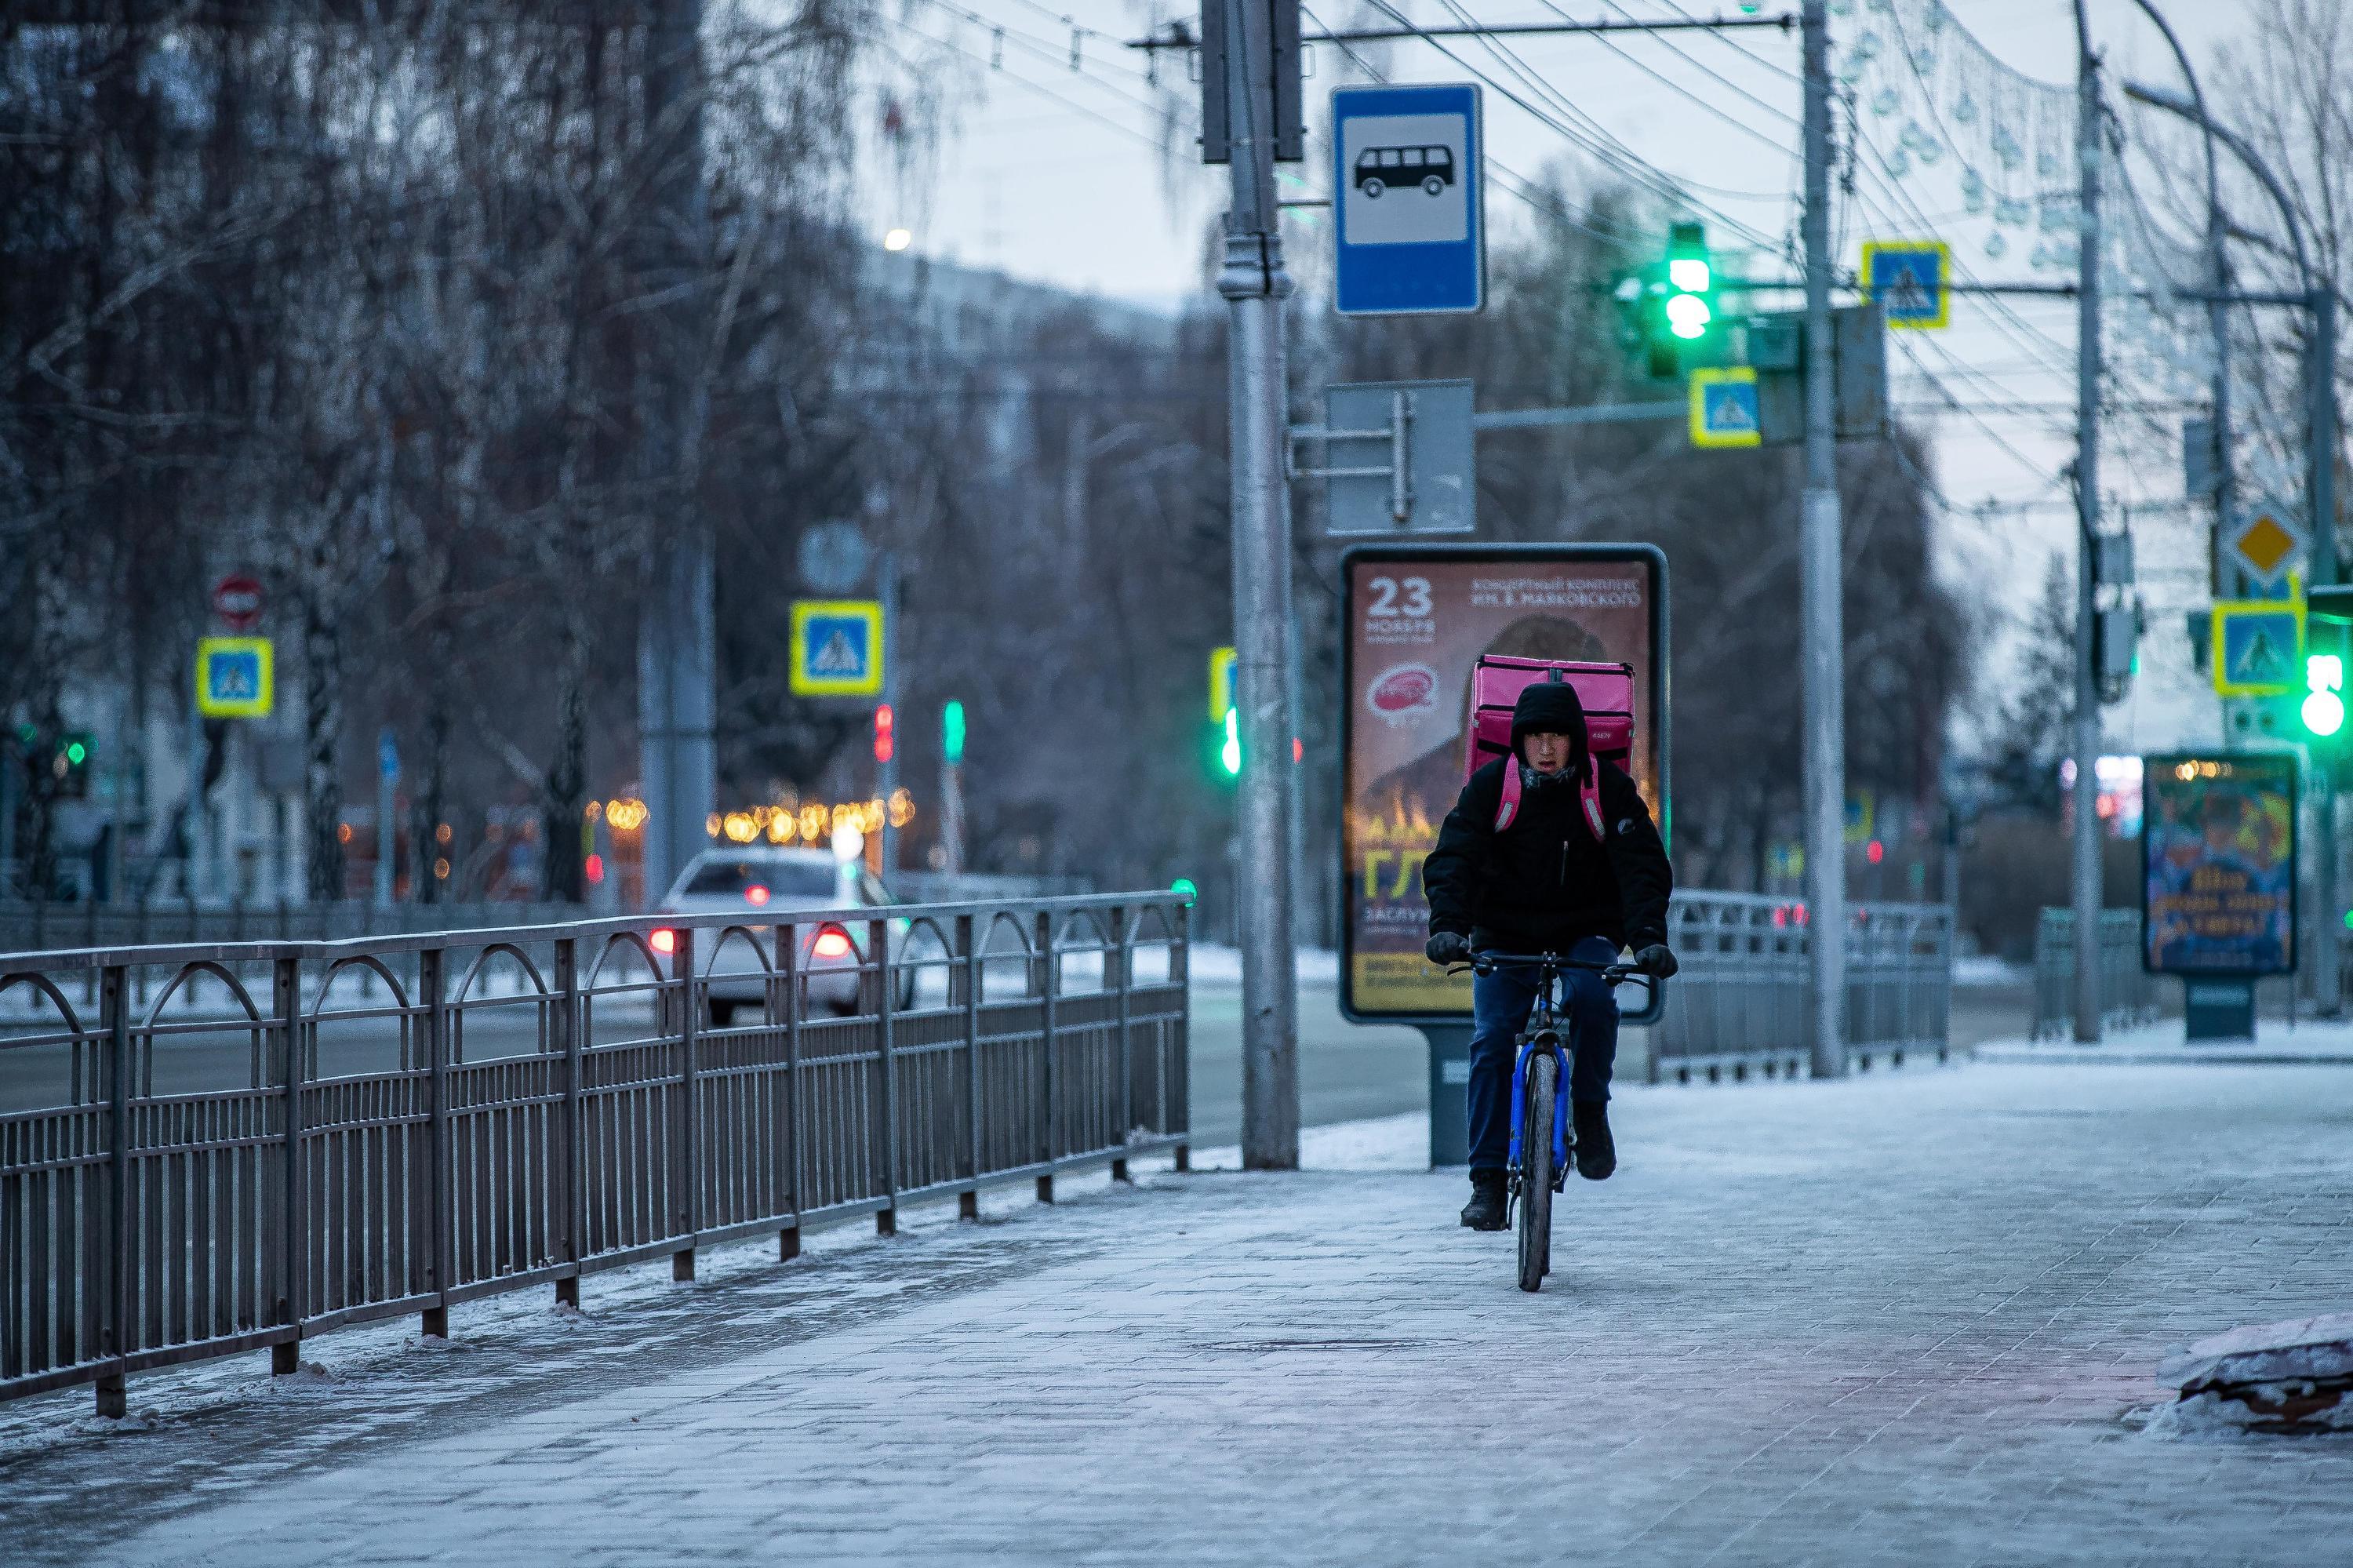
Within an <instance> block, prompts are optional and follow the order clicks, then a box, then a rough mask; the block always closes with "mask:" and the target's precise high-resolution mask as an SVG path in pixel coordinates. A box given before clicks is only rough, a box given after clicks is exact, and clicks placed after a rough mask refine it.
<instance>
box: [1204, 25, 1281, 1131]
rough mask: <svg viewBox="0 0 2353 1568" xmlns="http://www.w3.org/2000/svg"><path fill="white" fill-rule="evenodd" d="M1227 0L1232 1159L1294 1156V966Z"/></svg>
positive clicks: (1268, 286)
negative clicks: (1236, 1099)
mask: <svg viewBox="0 0 2353 1568" xmlns="http://www.w3.org/2000/svg"><path fill="white" fill-rule="evenodd" d="M1212 3H1214V4H1219V5H1224V6H1225V7H1226V38H1227V48H1226V61H1227V66H1226V70H1227V75H1226V82H1227V91H1226V102H1227V104H1228V105H1229V108H1228V111H1227V112H1228V115H1229V130H1230V141H1231V143H1232V157H1231V162H1230V164H1229V168H1230V169H1231V171H1232V174H1233V207H1232V210H1231V211H1229V212H1228V213H1227V215H1226V252H1225V264H1224V267H1223V268H1222V269H1221V270H1220V271H1219V274H1218V292H1219V293H1220V294H1222V295H1224V296H1225V298H1226V301H1227V303H1228V305H1229V307H1230V310H1231V327H1230V330H1229V334H1228V340H1227V344H1226V355H1227V394H1228V399H1229V405H1230V425H1229V432H1230V434H1229V440H1230V445H1231V448H1232V450H1231V454H1230V462H1231V470H1232V488H1233V549H1234V647H1235V650H1236V654H1235V665H1234V691H1235V702H1236V705H1238V706H1239V707H1240V730H1241V743H1242V775H1241V779H1240V789H1239V793H1240V800H1239V808H1240V810H1239V818H1240V821H1239V824H1238V825H1239V830H1240V863H1239V864H1238V865H1237V866H1236V868H1235V869H1236V873H1237V875H1236V879H1235V881H1236V889H1235V891H1236V893H1237V895H1238V898H1237V904H1238V908H1237V914H1238V916H1239V922H1240V931H1239V933H1238V938H1239V940H1238V945H1239V946H1240V948H1241V959H1242V1164H1243V1166H1244V1167H1245V1168H1246V1169H1249V1170H1252V1171H1290V1170H1295V1169H1297V1167H1298V1164H1299V1063H1298V1051H1299V1033H1298V1021H1297V1012H1298V1002H1297V994H1296V988H1297V978H1298V977H1297V974H1296V971H1295V969H1294V966H1293V948H1292V943H1293V935H1292V887H1291V874H1290V873H1291V839H1292V834H1291V809H1292V787H1291V736H1292V729H1291V699H1290V694H1289V692H1288V690H1287V689H1286V688H1287V687H1288V685H1289V676H1290V673H1291V638H1292V629H1291V497H1290V493H1289V490H1288V487H1287V482H1286V480H1285V478H1284V471H1283V461H1282V459H1283V444H1284V442H1285V441H1286V440H1289V433H1288V429H1287V427H1288V426H1289V423H1290V418H1289V414H1290V410H1289V397H1288V393H1287V389H1286V381H1285V376H1284V369H1283V343H1282V302H1283V300H1284V298H1285V297H1286V296H1287V295H1289V294H1290V292H1291V287H1292V285H1291V277H1290V274H1289V273H1287V272H1285V271H1284V270H1283V266H1282V236H1281V235H1279V234H1278V233H1277V232H1276V230H1275V214H1276V208H1275V192H1274V125H1273V123H1272V117H1273V104H1274V94H1273V90H1272V84H1273V76H1274V37H1273V22H1272V16H1271V12H1270V10H1269V8H1268V7H1267V6H1266V5H1253V4H1250V3H1249V0H1212Z"/></svg>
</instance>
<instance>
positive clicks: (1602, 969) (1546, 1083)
mask: <svg viewBox="0 0 2353 1568" xmlns="http://www.w3.org/2000/svg"><path fill="white" fill-rule="evenodd" d="M1531 965H1532V966H1534V967H1535V969H1537V970H1538V971H1539V978H1538V981H1537V988H1536V1001H1535V1008H1534V1009H1533V1010H1531V1011H1530V1012H1529V1013H1528V1026H1527V1028H1526V1029H1525V1030H1524V1031H1522V1032H1521V1034H1520V1038H1519V1044H1520V1051H1519V1055H1518V1057H1517V1059H1516V1060H1515V1061H1514V1063H1513V1065H1512V1151H1511V1160H1510V1163H1509V1165H1508V1167H1507V1169H1506V1171H1505V1175H1504V1181H1505V1186H1504V1202H1505V1203H1506V1204H1515V1205H1516V1207H1517V1208H1518V1211H1519V1237H1518V1244H1519V1269H1520V1288H1521V1289H1523V1290H1527V1291H1536V1290H1541V1289H1543V1288H1544V1279H1545V1276H1546V1275H1547V1274H1550V1273H1551V1272H1552V1196H1553V1194H1554V1193H1555V1192H1559V1191H1560V1190H1561V1189H1562V1186H1563V1185H1564V1184H1565V1183H1566V1182H1567V1179H1568V1164H1569V1156H1570V1155H1571V1154H1572V1153H1574V1152H1575V1150H1576V1148H1577V1138H1576V1134H1575V1133H1574V1132H1573V1131H1571V1130H1570V1128H1569V1119H1568V1097H1567V1096H1566V1095H1564V1094H1562V1093H1561V1092H1560V1089H1561V1083H1562V1080H1564V1079H1565V1078H1567V1075H1568V1054H1567V1046H1566V1045H1565V1044H1564V1043H1563V1041H1562V1039H1561V1035H1562V1023H1561V1022H1560V1020H1561V1018H1562V1009H1561V1008H1560V1006H1559V1004H1558V1001H1557V999H1556V992H1557V991H1558V990H1559V987H1560V977H1561V973H1562V971H1563V970H1565V969H1588V970H1590V971H1592V972H1594V973H1596V974H1599V976H1600V977H1601V978H1602V979H1603V980H1606V981H1608V982H1609V984H1611V985H1613V986H1615V985H1620V984H1623V983H1624V982H1625V981H1627V980H1640V981H1641V982H1642V983H1643V984H1644V985H1645V986H1647V987H1649V988H1651V991H1653V992H1655V991H1656V990H1657V988H1658V980H1657V979H1656V978H1655V977H1654V976H1652V975H1651V974H1648V973H1646V972H1645V971H1643V970H1641V969H1636V968H1635V967H1634V966H1633V965H1631V964H1592V963H1586V962H1584V961H1582V960H1581V959H1565V958H1563V957H1561V956H1560V955H1559V954H1558V953H1479V954H1475V955H1473V956H1472V959H1471V963H1470V965H1469V968H1470V969H1471V972H1472V973H1473V974H1480V975H1489V974H1493V973H1494V972H1495V971H1496V970H1497V969H1503V968H1506V967H1525V966H1531ZM1450 972H1454V973H1460V972H1461V970H1460V969H1459V968H1458V969H1453V970H1451V971H1450ZM1543 1128H1550V1130H1551V1136H1550V1137H1544V1136H1541V1135H1540V1129H1543Z"/></svg>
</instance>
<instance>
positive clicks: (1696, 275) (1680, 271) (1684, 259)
mask: <svg viewBox="0 0 2353 1568" xmlns="http://www.w3.org/2000/svg"><path fill="white" fill-rule="evenodd" d="M1667 281H1668V282H1670V283H1672V284H1673V285H1674V286H1675V287H1676V288H1678V289H1681V290H1682V291H1683V292H1684V293H1686V294H1704V293H1706V292H1707V291H1708V285H1709V282H1710V281H1711V278H1710V274H1709V272H1708V270H1707V258H1705V257H1704V256H1679V257H1676V258H1675V259H1674V260H1672V261H1669V262H1668V263H1667Z"/></svg>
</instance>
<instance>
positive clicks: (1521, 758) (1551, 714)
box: [1512, 681, 1586, 778]
mask: <svg viewBox="0 0 2353 1568" xmlns="http://www.w3.org/2000/svg"><path fill="white" fill-rule="evenodd" d="M1543 731H1550V732H1551V733H1552V734H1555V735H1565V736H1568V746H1569V751H1568V771H1569V772H1570V773H1571V774H1572V775H1573V776H1576V777H1578V778H1582V777H1583V776H1584V774H1585V753H1586V736H1585V705H1584V704H1583V703H1582V702H1579V701H1578V700H1577V688H1576V687H1575V686H1572V685H1570V684H1569V683H1567V681H1536V682H1534V683H1530V684H1529V685H1527V686H1525V687H1524V688H1522V690H1521V692H1520V700H1519V701H1518V702H1516V703H1514V704H1513V705H1512V760H1513V761H1514V762H1525V761H1526V760H1527V755H1526V754H1525V752H1523V751H1522V750H1521V749H1520V742H1521V741H1523V740H1525V738H1526V737H1527V736H1531V735H1535V734H1537V733H1540V732H1543Z"/></svg>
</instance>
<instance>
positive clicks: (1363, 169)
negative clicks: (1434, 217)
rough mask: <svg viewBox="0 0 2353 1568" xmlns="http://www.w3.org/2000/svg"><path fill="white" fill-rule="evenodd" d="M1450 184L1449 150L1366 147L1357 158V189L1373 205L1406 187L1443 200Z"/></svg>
mask: <svg viewBox="0 0 2353 1568" xmlns="http://www.w3.org/2000/svg"><path fill="white" fill-rule="evenodd" d="M1453 183H1454V150H1453V149H1452V148H1451V147H1367V148H1366V149H1365V150H1364V151H1363V152H1361V153H1359V154H1356V188H1357V189H1358V190H1360V191H1362V192H1364V193H1365V195H1366V196H1369V197H1371V198H1372V199H1373V200H1375V201H1378V200H1379V199H1380V197H1381V194H1382V193H1383V192H1384V191H1388V190H1392V189H1400V188H1403V187H1405V186H1409V185H1419V186H1420V187H1421V189H1422V193H1423V194H1424V195H1426V196H1443V195H1444V194H1445V193H1446V187H1447V186H1449V185H1452V184H1453Z"/></svg>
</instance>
